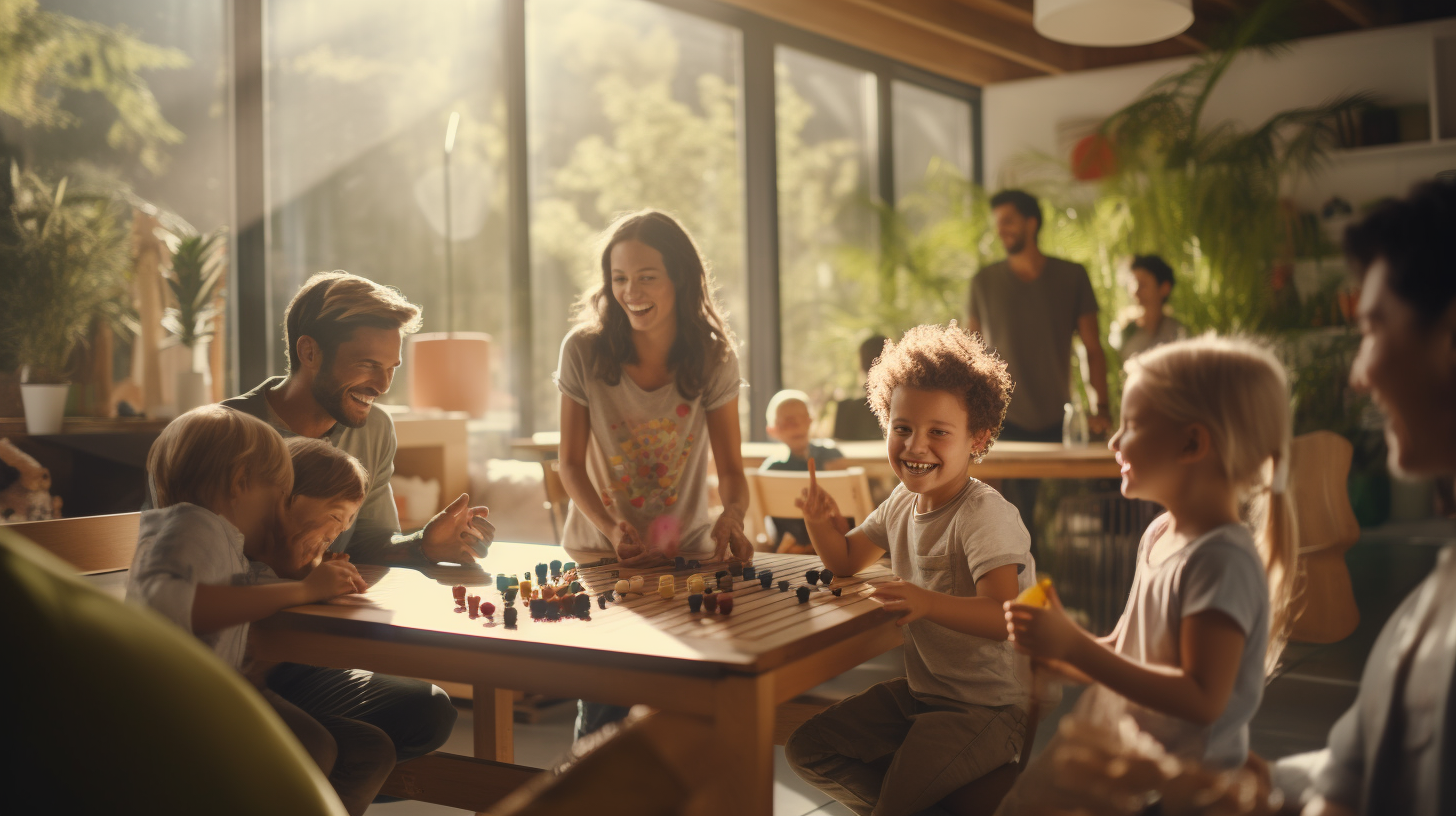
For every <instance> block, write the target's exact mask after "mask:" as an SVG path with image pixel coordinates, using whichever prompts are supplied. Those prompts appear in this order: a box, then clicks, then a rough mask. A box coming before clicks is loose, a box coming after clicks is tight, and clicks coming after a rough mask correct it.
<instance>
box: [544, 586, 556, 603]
mask: <svg viewBox="0 0 1456 816" xmlns="http://www.w3.org/2000/svg"><path fill="white" fill-rule="evenodd" d="M555 597H556V587H554V586H551V585H550V584H546V585H545V586H543V587H541V600H543V601H549V600H551V599H552V598H555Z"/></svg>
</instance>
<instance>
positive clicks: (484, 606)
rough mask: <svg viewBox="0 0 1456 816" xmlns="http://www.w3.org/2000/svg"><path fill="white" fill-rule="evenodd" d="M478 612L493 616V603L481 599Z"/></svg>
mask: <svg viewBox="0 0 1456 816" xmlns="http://www.w3.org/2000/svg"><path fill="white" fill-rule="evenodd" d="M480 614H482V615H484V616H486V617H487V618H492V617H495V604H493V603H491V602H490V601H481V602H480Z"/></svg>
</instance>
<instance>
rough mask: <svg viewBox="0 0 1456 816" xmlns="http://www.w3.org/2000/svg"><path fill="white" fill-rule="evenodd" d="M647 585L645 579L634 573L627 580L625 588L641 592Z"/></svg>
mask: <svg viewBox="0 0 1456 816" xmlns="http://www.w3.org/2000/svg"><path fill="white" fill-rule="evenodd" d="M646 587H647V582H646V580H645V579H644V578H643V577H642V576H640V575H634V576H632V577H631V579H630V580H628V581H627V588H628V589H629V590H631V591H632V592H638V593H640V592H642V591H643V590H644V589H646Z"/></svg>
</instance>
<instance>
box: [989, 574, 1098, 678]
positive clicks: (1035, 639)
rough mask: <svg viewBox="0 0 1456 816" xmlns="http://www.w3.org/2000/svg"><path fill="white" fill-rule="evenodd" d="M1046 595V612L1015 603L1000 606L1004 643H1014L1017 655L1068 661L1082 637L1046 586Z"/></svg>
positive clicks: (1079, 628) (1053, 589) (1049, 588)
mask: <svg viewBox="0 0 1456 816" xmlns="http://www.w3.org/2000/svg"><path fill="white" fill-rule="evenodd" d="M1046 593H1047V600H1048V601H1049V605H1048V606H1047V607H1046V608H1042V607H1039V606H1028V605H1026V604H1019V603H1016V602H1015V601H1007V602H1006V603H1004V604H1002V605H1001V608H1002V609H1004V610H1005V611H1006V632H1007V640H1010V641H1011V642H1013V643H1015V644H1016V648H1017V650H1018V651H1021V652H1026V653H1028V654H1031V655H1034V656H1035V657H1038V658H1043V659H1047V660H1067V659H1068V656H1069V655H1070V654H1071V652H1072V650H1073V648H1074V647H1075V646H1076V644H1077V642H1078V641H1079V640H1081V639H1082V638H1083V637H1084V633H1083V632H1082V629H1081V627H1079V626H1077V624H1075V623H1073V622H1072V619H1071V618H1069V617H1067V613H1066V612H1065V611H1064V610H1063V609H1062V599H1061V598H1059V597H1057V591H1056V588H1055V587H1051V586H1048V587H1047V588H1046Z"/></svg>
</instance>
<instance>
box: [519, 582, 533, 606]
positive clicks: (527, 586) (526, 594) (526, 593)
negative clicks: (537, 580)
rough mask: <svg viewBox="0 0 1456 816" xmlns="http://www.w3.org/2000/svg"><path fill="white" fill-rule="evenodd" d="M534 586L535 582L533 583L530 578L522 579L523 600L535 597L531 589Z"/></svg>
mask: <svg viewBox="0 0 1456 816" xmlns="http://www.w3.org/2000/svg"><path fill="white" fill-rule="evenodd" d="M534 586H535V584H532V583H531V581H530V579H529V578H522V579H521V598H522V599H523V600H527V601H529V600H531V599H532V598H533V597H534V596H533V595H532V594H531V590H532V588H533V587H534Z"/></svg>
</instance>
